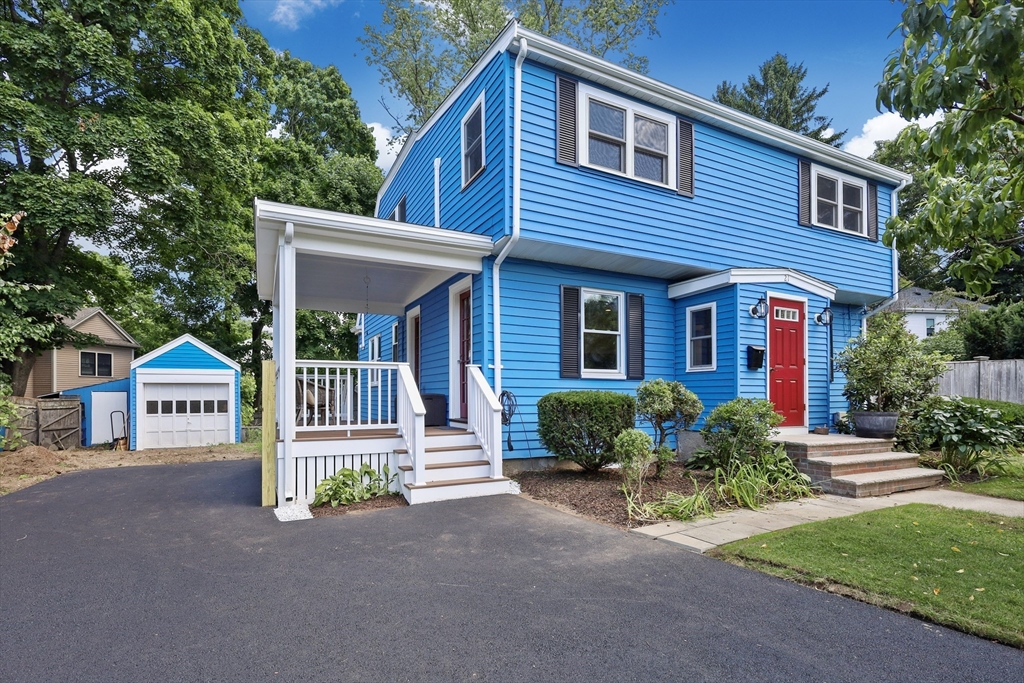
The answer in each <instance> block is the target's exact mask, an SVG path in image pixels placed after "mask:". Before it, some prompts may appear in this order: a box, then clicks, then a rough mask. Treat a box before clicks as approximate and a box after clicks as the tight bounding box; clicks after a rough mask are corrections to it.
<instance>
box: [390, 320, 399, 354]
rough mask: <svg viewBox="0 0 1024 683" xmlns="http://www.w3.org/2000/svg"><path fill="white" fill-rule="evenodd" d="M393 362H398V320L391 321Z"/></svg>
mask: <svg viewBox="0 0 1024 683" xmlns="http://www.w3.org/2000/svg"><path fill="white" fill-rule="evenodd" d="M391 362H392V363H397V362H398V321H397V320H396V321H395V322H393V323H391Z"/></svg>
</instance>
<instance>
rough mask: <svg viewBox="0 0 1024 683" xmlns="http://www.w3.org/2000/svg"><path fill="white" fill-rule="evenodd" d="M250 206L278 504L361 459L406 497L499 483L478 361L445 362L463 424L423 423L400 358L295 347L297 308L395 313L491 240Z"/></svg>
mask: <svg viewBox="0 0 1024 683" xmlns="http://www.w3.org/2000/svg"><path fill="white" fill-rule="evenodd" d="M255 215H256V251H257V288H258V291H259V295H260V297H261V298H263V299H265V300H270V301H272V302H273V316H274V321H273V329H274V335H273V338H274V343H273V359H274V360H273V363H274V367H273V375H272V378H271V379H272V383H273V385H274V388H273V390H272V393H273V397H274V410H273V411H272V412H273V414H274V420H275V424H276V430H274V432H273V433H274V436H275V437H276V440H275V445H274V451H275V453H276V457H277V462H276V487H275V488H276V500H277V504H278V505H283V504H288V503H310V502H312V500H313V498H314V496H315V489H316V486H317V485H318V484H319V483H320V482H321V481H323V479H324V478H326V477H329V476H332V475H333V474H335V473H336V472H337V471H338V470H340V469H342V468H353V469H358V468H359V467H361V466H362V465H363V464H364V463H367V464H369V465H370V466H371V467H373V468H374V469H376V470H378V471H384V470H385V467H386V468H387V471H389V472H390V473H391V474H395V473H397V475H398V476H397V480H396V483H395V486H396V490H397V491H399V492H401V493H402V495H403V496H405V498H406V499H407V500H408V501H409V503H410V504H415V503H421V502H430V501H435V500H446V499H450V498H464V497H472V496H480V495H491V494H496V493H505V492H508V491H509V485H510V483H509V480H508V479H506V478H505V477H503V476H502V451H501V447H502V442H501V406H500V404H499V403H498V400H497V397H496V396H495V395H494V392H493V390H492V389H491V387H490V386H489V385H488V383H487V380H486V378H485V377H484V374H483V372H482V371H481V369H480V367H479V366H475V365H470V364H468V363H460V366H459V367H458V368H456V370H455V371H456V372H457V373H461V376H460V375H459V374H456V377H459V378H460V379H461V384H460V389H461V390H462V392H463V394H462V397H461V398H462V402H463V403H464V404H465V409H466V416H465V417H466V420H465V423H464V425H462V426H461V428H448V427H447V426H445V427H427V426H426V417H427V411H426V407H425V405H424V401H423V398H422V396H421V395H420V390H419V388H418V384H417V379H416V377H415V375H414V373H413V369H412V367H411V365H410V363H409V362H408V361H404V362H398V361H396V360H395V359H394V358H393V359H392V360H391V361H390V362H387V361H380V360H372V361H325V360H315V359H307V360H304V359H298V358H296V351H295V349H296V344H295V320H296V318H295V312H296V310H298V309H302V308H305V309H313V310H326V311H334V312H338V313H378V314H383V315H393V316H404V315H405V313H406V310H407V308H408V307H409V306H410V304H411V303H412V302H414V301H416V300H417V299H418V298H420V297H422V296H423V295H424V294H426V293H428V292H431V291H433V290H435V289H436V288H438V287H439V286H441V285H442V284H444V283H445V282H446V281H447V280H449V279H451V278H453V277H456V276H465V275H472V274H475V273H480V272H481V271H482V268H483V266H482V263H483V258H484V257H486V256H488V255H490V253H491V249H492V245H491V241H490V240H489V239H487V238H485V237H480V236H478V235H471V234H465V233H459V232H454V231H449V230H443V229H440V228H426V227H423V226H415V225H408V224H404V223H398V222H395V221H385V220H380V219H375V218H366V217H362V216H352V215H348V214H340V213H336V212H330V211H320V210H314V209H307V208H302V207H295V206H288V205H283V204H276V203H272V202H264V201H260V200H256V202H255ZM268 391H270V390H269V389H268V388H267V387H265V388H264V392H265V394H266V393H267V392H268ZM264 424H267V420H266V419H265V422H264ZM265 476H266V474H265Z"/></svg>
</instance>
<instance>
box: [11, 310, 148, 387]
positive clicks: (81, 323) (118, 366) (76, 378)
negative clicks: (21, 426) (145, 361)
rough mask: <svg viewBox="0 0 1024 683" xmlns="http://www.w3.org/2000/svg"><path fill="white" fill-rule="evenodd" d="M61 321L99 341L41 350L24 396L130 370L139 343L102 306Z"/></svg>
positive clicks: (115, 376)
mask: <svg viewBox="0 0 1024 683" xmlns="http://www.w3.org/2000/svg"><path fill="white" fill-rule="evenodd" d="M65 322H66V324H67V326H68V327H70V328H71V329H73V330H75V331H77V332H84V333H86V334H94V335H96V336H97V337H99V338H100V339H101V340H102V344H98V345H96V346H87V347H85V348H83V349H76V348H75V347H74V346H64V347H61V348H59V349H51V350H49V351H44V352H43V355H41V356H40V357H39V358H37V359H36V364H35V365H34V366H33V367H32V372H31V374H29V377H28V386H27V387H26V390H25V395H26V396H30V397H32V398H37V397H39V396H44V395H46V394H52V393H55V392H58V391H64V390H65V389H74V388H77V387H87V386H91V385H93V384H100V383H102V382H110V381H112V380H115V379H123V378H125V377H127V376H128V374H129V373H130V372H131V364H132V360H133V359H134V358H135V349H137V348H139V343H138V342H136V341H135V340H134V339H132V336H131V335H130V334H128V333H127V332H125V331H124V330H123V329H122V328H121V326H120V325H118V324H117V323H116V322H114V320H113V319H112V318H111V317H110V316H109V315H107V314H106V313H104V312H103V310H102V309H100V308H83V309H82V310H81V311H79V312H78V313H77V314H76V315H75V317H74V318H72V319H70V320H66V321H65Z"/></svg>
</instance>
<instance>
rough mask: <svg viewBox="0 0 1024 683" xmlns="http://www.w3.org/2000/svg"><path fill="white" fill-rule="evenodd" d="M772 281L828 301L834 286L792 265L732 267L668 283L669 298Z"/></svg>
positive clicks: (833, 295)
mask: <svg viewBox="0 0 1024 683" xmlns="http://www.w3.org/2000/svg"><path fill="white" fill-rule="evenodd" d="M773 282H785V283H789V284H792V285H793V286H795V287H799V288H800V289H803V290H804V291H807V292H810V293H811V294H816V295H818V296H821V297H824V298H826V299H829V300H833V299H835V295H836V288H835V287H833V286H832V285H830V284H828V283H827V282H823V281H822V280H819V279H817V278H814V277H811V276H810V275H806V274H804V273H801V272H800V271H798V270H793V269H791V268H731V269H729V270H723V271H720V272H718V273H712V274H711V275H705V276H703V277H698V278H694V279H692V280H686V281H684V282H677V283H675V284H672V285H669V287H668V298H669V299H680V298H682V297H685V296H691V295H693V294H700V293H701V292H707V291H710V290H712V289H718V288H719V287H725V286H726V285H731V284H771V283H773ZM780 296H783V295H780Z"/></svg>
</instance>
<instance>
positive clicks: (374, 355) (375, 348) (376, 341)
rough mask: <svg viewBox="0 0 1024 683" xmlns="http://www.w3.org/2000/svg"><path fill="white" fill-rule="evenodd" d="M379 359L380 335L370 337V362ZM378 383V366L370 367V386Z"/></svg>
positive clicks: (375, 361)
mask: <svg viewBox="0 0 1024 683" xmlns="http://www.w3.org/2000/svg"><path fill="white" fill-rule="evenodd" d="M379 361H380V335H379V334H377V335H374V336H372V337H370V362H371V363H377V362H379ZM379 383H380V368H370V386H371V387H375V386H377V385H378V384H379Z"/></svg>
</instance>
